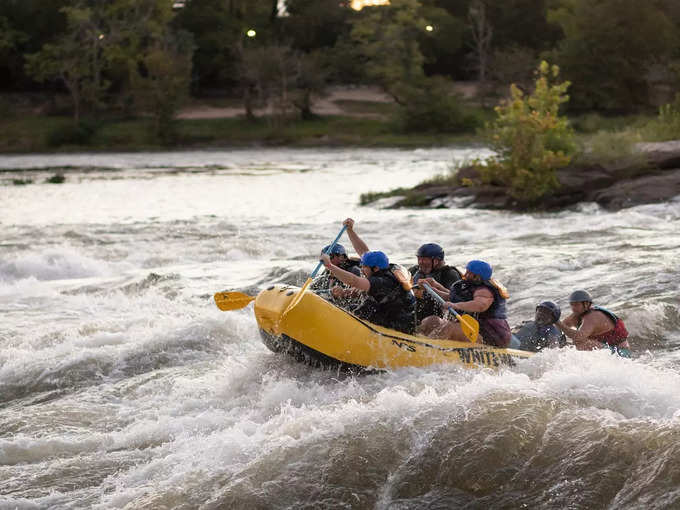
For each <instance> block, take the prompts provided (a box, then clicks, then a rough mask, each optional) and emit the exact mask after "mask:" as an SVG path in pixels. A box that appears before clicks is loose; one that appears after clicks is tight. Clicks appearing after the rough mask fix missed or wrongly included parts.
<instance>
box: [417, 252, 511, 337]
mask: <svg viewBox="0 0 680 510" xmlns="http://www.w3.org/2000/svg"><path fill="white" fill-rule="evenodd" d="M492 273H493V270H492V268H491V265H490V264H488V263H487V262H484V261H483V260H471V261H470V262H468V264H467V266H466V267H465V274H464V275H463V279H462V280H460V281H457V282H456V283H454V284H453V285H452V286H451V289H446V288H444V287H443V286H442V285H441V284H439V283H438V282H437V281H436V280H435V279H433V278H424V279H423V281H425V282H426V283H428V284H429V285H430V287H432V288H433V289H434V290H435V291H436V292H437V293H438V294H439V295H440V296H442V297H443V298H444V299H448V302H447V303H445V305H444V306H443V308H445V309H448V308H449V307H450V306H452V307H453V308H455V309H456V310H457V311H459V312H462V313H469V314H472V315H473V316H474V317H476V318H477V320H478V321H479V336H480V337H481V341H482V342H483V343H485V344H488V345H494V346H496V347H508V345H509V344H510V338H511V333H510V326H509V325H508V321H507V320H506V319H507V313H506V306H505V300H506V299H507V298H508V297H509V295H508V291H507V290H506V289H505V287H503V285H502V284H500V283H499V282H497V281H496V280H494V279H492V278H491V275H492ZM420 332H421V333H423V334H425V335H427V336H429V337H430V338H443V339H448V340H456V341H459V342H468V341H469V340H468V338H467V337H466V336H465V334H464V333H463V330H462V328H461V327H460V324H459V323H458V321H457V320H447V319H442V318H440V317H437V316H436V315H435V316H430V317H426V318H425V319H424V320H423V322H422V323H421V325H420ZM477 341H480V339H479V338H478V339H477Z"/></svg>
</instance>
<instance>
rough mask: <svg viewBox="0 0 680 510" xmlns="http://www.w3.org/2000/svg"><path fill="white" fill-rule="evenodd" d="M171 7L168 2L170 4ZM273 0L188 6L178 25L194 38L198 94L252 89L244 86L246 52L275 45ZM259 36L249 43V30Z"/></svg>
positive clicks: (205, 1)
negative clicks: (240, 70) (210, 91)
mask: <svg viewBox="0 0 680 510" xmlns="http://www.w3.org/2000/svg"><path fill="white" fill-rule="evenodd" d="M166 3H168V2H166ZM275 4H276V2H272V0H201V1H191V2H187V3H186V6H185V7H184V8H183V9H181V10H180V11H179V13H178V14H177V18H176V20H175V21H174V26H175V27H176V28H177V29H181V30H186V31H188V32H191V33H192V34H193V35H194V40H195V43H196V50H195V52H194V56H193V83H194V91H195V92H197V93H201V92H202V91H209V90H212V91H214V90H224V89H237V88H239V87H241V88H243V89H244V90H245V92H246V93H247V91H248V88H247V87H244V86H243V84H242V83H241V82H240V73H239V68H240V66H241V61H242V58H243V50H244V48H253V47H258V46H265V45H267V44H271V43H272V41H273V40H275V35H276V34H275V32H276V30H277V26H276V25H277V23H276V20H277V18H276V16H275V11H274V8H275V7H276V5H275ZM251 29H252V30H255V32H256V34H257V35H256V36H255V37H254V38H253V40H248V39H249V38H248V37H247V35H246V33H247V31H248V30H251Z"/></svg>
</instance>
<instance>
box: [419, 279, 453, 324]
mask: <svg viewBox="0 0 680 510" xmlns="http://www.w3.org/2000/svg"><path fill="white" fill-rule="evenodd" d="M419 285H422V286H423V287H425V290H426V291H427V293H428V294H429V295H430V296H432V297H433V298H434V300H435V301H436V302H437V303H439V304H440V305H442V306H443V305H445V304H446V301H444V298H443V297H441V296H440V295H439V294H437V293H436V292H435V291H434V289H433V288H432V287H430V286H429V285H428V284H427V283H425V282H423V283H419ZM448 309H449V310H450V311H451V312H453V315H455V316H456V319H458V320H459V321H460V314H459V313H458V312H457V311H456V309H455V308H454V307H452V306H449V307H448Z"/></svg>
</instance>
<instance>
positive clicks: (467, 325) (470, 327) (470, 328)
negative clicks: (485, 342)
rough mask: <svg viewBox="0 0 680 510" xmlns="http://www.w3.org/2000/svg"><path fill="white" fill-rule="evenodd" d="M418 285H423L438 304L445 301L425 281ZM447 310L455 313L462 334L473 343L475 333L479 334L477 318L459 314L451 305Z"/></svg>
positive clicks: (475, 337)
mask: <svg viewBox="0 0 680 510" xmlns="http://www.w3.org/2000/svg"><path fill="white" fill-rule="evenodd" d="M419 285H422V286H423V287H425V290H426V291H427V292H428V294H430V296H432V297H433V298H434V300H435V301H436V302H437V303H439V304H440V305H443V304H444V303H446V301H444V299H443V298H442V297H441V296H440V295H439V294H437V293H436V292H435V291H434V290H433V289H432V287H430V286H429V285H428V284H427V283H425V282H423V283H420V284H419ZM449 310H450V311H452V312H453V315H455V316H456V319H458V322H459V323H460V327H461V329H462V330H463V334H464V335H465V336H466V337H467V338H468V340H470V342H472V343H475V342H476V341H477V335H479V322H477V320H476V319H475V318H474V317H472V316H471V315H467V314H465V315H460V314H459V313H458V312H457V311H456V310H455V309H454V308H453V307H452V306H449Z"/></svg>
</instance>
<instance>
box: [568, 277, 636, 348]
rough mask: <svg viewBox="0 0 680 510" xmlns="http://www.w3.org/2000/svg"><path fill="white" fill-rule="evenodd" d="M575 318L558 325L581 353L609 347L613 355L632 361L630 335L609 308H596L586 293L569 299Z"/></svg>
mask: <svg viewBox="0 0 680 510" xmlns="http://www.w3.org/2000/svg"><path fill="white" fill-rule="evenodd" d="M569 305H570V306H571V315H569V317H567V318H566V319H564V320H563V321H558V322H557V325H558V326H559V328H560V329H561V330H562V331H563V332H564V334H565V335H567V336H568V337H569V338H571V339H572V340H573V341H574V345H575V346H576V349H578V350H579V351H593V350H595V349H602V348H604V347H609V349H610V350H611V351H612V353H616V354H618V355H619V356H622V357H624V358H630V344H629V343H628V340H627V339H628V331H627V330H626V326H625V324H624V323H623V321H622V320H621V319H620V318H619V317H617V316H616V315H614V313H612V312H610V311H609V310H607V309H606V308H602V307H600V306H595V305H593V298H592V297H591V295H590V294H589V293H588V292H586V291H585V290H576V291H574V292H572V293H571V295H570V296H569Z"/></svg>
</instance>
